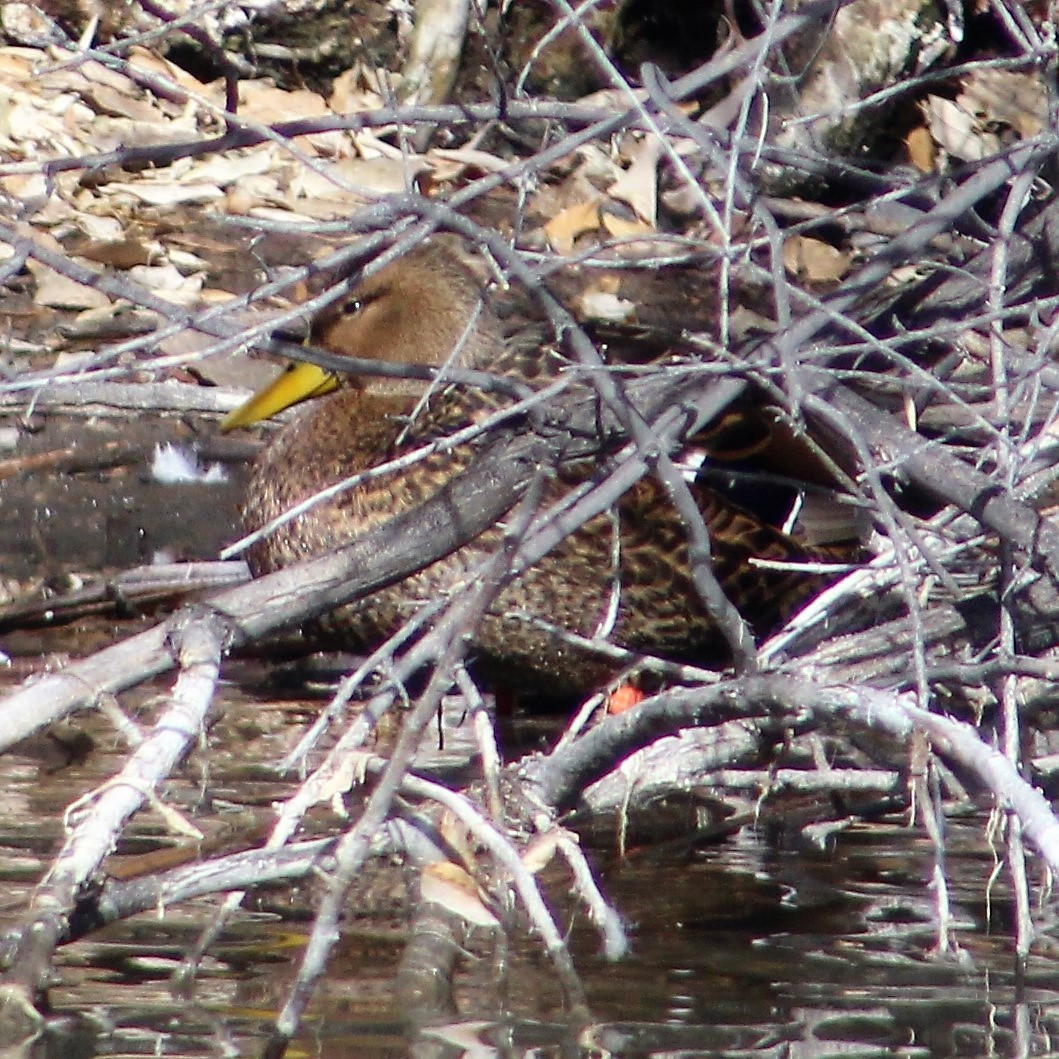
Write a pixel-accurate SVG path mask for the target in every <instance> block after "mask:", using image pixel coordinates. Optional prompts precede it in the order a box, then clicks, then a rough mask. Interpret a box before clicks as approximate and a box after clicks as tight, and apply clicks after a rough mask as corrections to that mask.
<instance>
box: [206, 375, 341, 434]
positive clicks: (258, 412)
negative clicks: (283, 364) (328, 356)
mask: <svg viewBox="0 0 1059 1059" xmlns="http://www.w3.org/2000/svg"><path fill="white" fill-rule="evenodd" d="M337 389H338V377H337V376H336V375H333V374H332V373H331V372H329V371H324V369H323V368H318V367H317V366H316V365H315V364H302V363H297V364H288V365H287V369H286V371H284V372H283V373H282V374H281V375H277V376H276V378H274V379H273V380H272V382H270V383H269V384H268V385H267V386H265V387H263V388H262V389H260V390H258V391H257V393H255V394H254V396H253V397H251V398H250V399H249V400H247V401H245V402H244V403H243V404H241V405H240V406H239V407H238V408H237V409H235V411H234V412H229V413H228V415H226V416H225V417H224V419H223V420H222V422H221V430H223V431H229V430H235V429H237V428H238V427H246V426H250V424H251V423H259V422H260V421H261V420H262V419H268V418H269V417H271V416H274V415H276V414H277V413H279V412H282V411H283V409H284V408H290V406H291V405H293V404H297V403H298V402H299V401H308V400H309V399H310V398H311V397H322V396H323V395H324V394H325V393H331V392H332V391H333V390H337Z"/></svg>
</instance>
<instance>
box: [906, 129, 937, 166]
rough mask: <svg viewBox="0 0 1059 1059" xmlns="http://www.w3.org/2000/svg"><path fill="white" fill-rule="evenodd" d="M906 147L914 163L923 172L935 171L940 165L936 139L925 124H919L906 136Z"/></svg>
mask: <svg viewBox="0 0 1059 1059" xmlns="http://www.w3.org/2000/svg"><path fill="white" fill-rule="evenodd" d="M905 149H906V150H907V151H908V157H909V159H910V161H911V162H912V165H914V166H915V167H916V169H918V170H919V171H920V172H921V173H933V172H934V171H935V170H936V169H937V166H938V160H937V153H936V151H935V150H934V139H933V137H932V136H931V135H930V131H929V130H928V129H927V127H926V126H925V125H917V126H916V127H915V128H914V129H912V131H911V132H909V134H908V135H907V136H906V137H905Z"/></svg>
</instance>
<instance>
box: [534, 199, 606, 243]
mask: <svg viewBox="0 0 1059 1059" xmlns="http://www.w3.org/2000/svg"><path fill="white" fill-rule="evenodd" d="M601 201H602V200H601V199H599V198H596V199H592V200H591V201H589V202H579V203H576V204H575V205H573V206H568V207H567V208H566V209H565V210H560V212H559V213H557V214H556V215H555V216H554V217H553V218H552V219H551V220H550V221H549V222H548V223H547V224H546V225H545V226H544V234H545V235H546V236H547V238H548V242H549V243H550V244H551V247H552V249H553V250H554V251H555V252H556V253H558V254H570V253H572V252H573V249H574V240H576V239H577V237H578V236H579V235H584V233H585V232H592V231H595V230H596V229H597V228H598V227H599V207H600V202H601Z"/></svg>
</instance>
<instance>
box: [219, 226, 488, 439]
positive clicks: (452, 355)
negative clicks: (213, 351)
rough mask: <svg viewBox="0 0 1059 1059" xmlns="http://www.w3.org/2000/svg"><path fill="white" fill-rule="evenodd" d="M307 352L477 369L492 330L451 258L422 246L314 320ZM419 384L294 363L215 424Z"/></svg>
mask: <svg viewBox="0 0 1059 1059" xmlns="http://www.w3.org/2000/svg"><path fill="white" fill-rule="evenodd" d="M309 338H310V341H311V343H312V344H313V345H316V346H319V347H321V348H322V349H326V350H328V351H329V352H331V353H337V354H340V355H345V356H348V357H358V358H362V359H365V360H379V361H386V362H389V363H393V364H419V365H424V366H426V367H433V368H440V367H442V366H446V367H460V368H463V367H482V366H484V364H485V363H486V362H487V360H488V358H489V356H490V354H491V352H493V351H495V348H496V342H497V325H496V321H495V319H494V317H493V315H492V312H491V311H490V309H489V308H488V306H487V305H486V304H485V301H484V300H483V294H482V288H481V285H480V284H479V283H478V281H477V279H476V278H475V276H474V274H473V273H472V272H471V271H470V269H469V268H468V267H467V266H466V265H465V264H464V263H463V261H462V260H461V259H460V258H459V257H458V256H457V254H456V252H455V250H454V249H453V248H451V247H450V246H449V245H447V244H445V243H444V242H441V241H437V240H436V241H433V242H429V243H424V244H422V245H420V246H418V247H416V248H415V249H414V250H411V251H409V253H407V254H405V255H404V257H401V258H398V259H397V260H396V261H393V262H391V263H390V264H388V265H386V266H385V267H384V268H381V269H379V271H378V272H376V273H374V274H373V275H371V276H369V277H367V278H366V279H364V280H362V281H361V282H360V283H358V284H356V285H355V286H354V287H353V288H352V289H351V290H350V291H349V293H348V294H347V295H345V296H344V297H342V298H339V299H338V300H337V301H335V302H334V303H332V304H331V305H329V306H328V307H327V308H326V309H325V310H324V311H323V312H321V313H320V315H319V316H317V317H316V319H315V320H313V323H312V328H311V330H310V333H309ZM425 385H426V383H425V382H424V381H422V380H419V379H400V378H392V377H385V376H374V377H372V376H364V375H361V376H358V375H341V374H337V373H334V372H330V371H327V370H325V369H323V368H319V367H317V366H316V365H314V364H306V363H296V364H291V365H289V366H288V367H287V369H286V370H285V371H284V372H283V373H282V374H281V375H279V376H278V377H277V378H276V379H274V380H273V381H272V382H271V383H270V384H269V385H267V386H265V387H264V388H263V389H261V390H259V391H258V392H257V393H255V394H254V395H253V396H252V397H251V398H250V399H249V400H248V401H246V402H245V403H244V404H243V405H241V406H240V407H239V408H237V409H236V410H235V411H234V412H231V413H229V415H228V416H227V417H226V418H225V419H224V421H223V422H222V423H221V429H222V430H233V429H235V428H236V427H241V426H247V425H249V424H250V423H255V422H257V421H259V420H262V419H267V418H268V417H269V416H273V415H275V414H276V413H278V412H281V411H283V409H285V408H289V407H290V406H291V405H293V404H296V403H297V402H299V401H305V400H308V399H309V398H312V397H319V396H321V395H323V394H326V393H330V392H332V391H333V390H337V389H338V388H339V387H355V388H356V389H358V390H362V391H364V392H366V393H370V394H373V395H385V396H394V395H402V394H417V393H420V392H421V391H422V390H423V388H424V386H425Z"/></svg>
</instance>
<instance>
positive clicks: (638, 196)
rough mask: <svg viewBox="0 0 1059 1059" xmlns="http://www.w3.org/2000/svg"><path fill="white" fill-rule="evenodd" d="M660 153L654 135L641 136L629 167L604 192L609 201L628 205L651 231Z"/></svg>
mask: <svg viewBox="0 0 1059 1059" xmlns="http://www.w3.org/2000/svg"><path fill="white" fill-rule="evenodd" d="M662 150H663V145H662V141H661V139H660V138H659V137H658V136H653V135H652V136H645V137H644V139H643V142H642V143H641V144H640V145H639V146H638V148H637V149H636V151H635V153H634V156H633V161H632V164H631V165H630V166H629V168H628V169H626V170H625V172H624V173H622V175H621V176H620V177H618V179H617V180H616V181H615V182H614V183H613V184H612V185H611V186H610V188H609V189H608V192H607V193H608V194H609V195H610V197H611V198H612V199H617V200H618V201H619V202H624V203H625V204H626V205H628V206H631V207H632V209H633V212H634V213H635V214H636V216H637V217H639V218H640V219H641V220H642V221H644V222H645V223H646V224H647V225H648V226H649V227H650V228H652V229H653V228H655V227H656V226H657V222H658V160H659V159H660V158H661V157H662Z"/></svg>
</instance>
